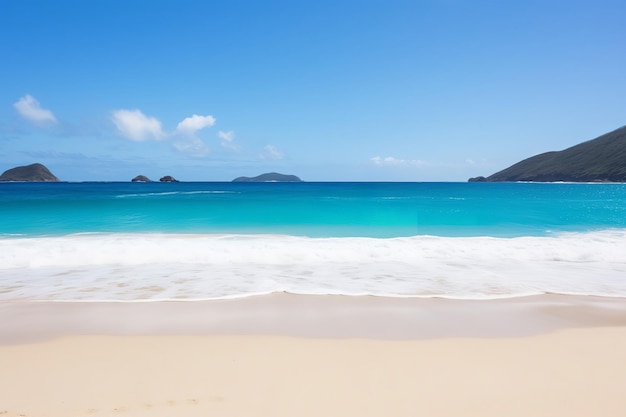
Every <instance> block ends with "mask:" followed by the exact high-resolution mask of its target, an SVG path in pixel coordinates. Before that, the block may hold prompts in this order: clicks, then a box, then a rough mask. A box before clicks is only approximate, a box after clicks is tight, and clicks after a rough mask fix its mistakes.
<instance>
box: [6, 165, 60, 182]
mask: <svg viewBox="0 0 626 417" xmlns="http://www.w3.org/2000/svg"><path fill="white" fill-rule="evenodd" d="M0 181H29V182H59V181H60V180H59V179H58V178H57V177H56V176H55V175H54V174H53V173H52V172H50V170H49V169H48V168H46V167H45V166H44V165H42V164H39V163H35V164H31V165H26V166H21V167H15V168H11V169H8V170H6V171H4V173H3V174H2V175H0Z"/></svg>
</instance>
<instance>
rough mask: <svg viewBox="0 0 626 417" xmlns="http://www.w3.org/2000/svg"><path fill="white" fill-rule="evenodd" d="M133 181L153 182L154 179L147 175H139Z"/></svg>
mask: <svg viewBox="0 0 626 417" xmlns="http://www.w3.org/2000/svg"><path fill="white" fill-rule="evenodd" d="M131 182H152V180H151V179H150V178H148V177H146V176H145V175H137V176H136V177H135V178H133V179H132V180H131Z"/></svg>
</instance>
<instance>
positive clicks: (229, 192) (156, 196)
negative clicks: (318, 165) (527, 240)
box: [0, 182, 626, 238]
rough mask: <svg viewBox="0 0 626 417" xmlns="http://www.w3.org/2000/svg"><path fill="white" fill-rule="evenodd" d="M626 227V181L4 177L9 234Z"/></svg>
mask: <svg viewBox="0 0 626 417" xmlns="http://www.w3.org/2000/svg"><path fill="white" fill-rule="evenodd" d="M625 227H626V184H530V183H252V184H250V183H248V184H242V183H208V182H207V183H103V182H101V183H0V235H2V236H14V235H24V236H50V235H65V234H72V233H82V232H117V233H119V232H133V233H145V232H148V233H151V232H160V233H201V234H214V233H238V234H242V233H243V234H249V233H263V234H286V235H296V236H309V237H348V236H353V237H386V238H388V237H398V236H415V235H435V236H448V237H451V236H501V237H502V236H504V237H513V236H544V235H547V234H550V233H555V232H557V233H558V232H564V231H593V230H602V229H610V228H625Z"/></svg>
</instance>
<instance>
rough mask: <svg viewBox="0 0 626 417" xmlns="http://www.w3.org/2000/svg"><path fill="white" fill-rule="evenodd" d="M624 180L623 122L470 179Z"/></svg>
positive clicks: (625, 134)
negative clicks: (490, 173) (595, 135)
mask: <svg viewBox="0 0 626 417" xmlns="http://www.w3.org/2000/svg"><path fill="white" fill-rule="evenodd" d="M517 181H529V182H531V181H532V182H626V126H624V127H621V128H619V129H616V130H614V131H612V132H609V133H606V134H604V135H602V136H599V137H597V138H595V139H593V140H589V141H587V142H583V143H580V144H578V145H575V146H572V147H571V148H567V149H565V150H562V151H556V152H546V153H542V154H539V155H535V156H533V157H530V158H528V159H524V160H523V161H520V162H518V163H516V164H514V165H512V166H510V167H508V168H506V169H504V170H502V171H499V172H496V173H495V174H493V175H490V176H488V177H475V178H470V179H469V182H517Z"/></svg>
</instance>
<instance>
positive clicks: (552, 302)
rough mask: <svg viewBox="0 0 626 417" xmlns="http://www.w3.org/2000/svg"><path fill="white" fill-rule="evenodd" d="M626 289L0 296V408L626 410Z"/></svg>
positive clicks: (200, 412) (342, 412)
mask: <svg viewBox="0 0 626 417" xmlns="http://www.w3.org/2000/svg"><path fill="white" fill-rule="evenodd" d="M625 387H626V300H621V299H599V298H593V297H567V296H543V297H529V298H523V299H512V300H494V301H480V302H467V301H455V300H415V299H414V300H406V299H380V298H371V297H363V298H348V297H305V296H289V295H277V296H269V297H258V298H254V299H246V300H226V301H222V302H193V303H139V304H138V303H134V304H126V303H108V304H107V303H104V304H99V303H88V304H83V303H28V302H5V303H0V416H6V417H14V416H20V415H22V416H29V417H48V416H49V417H72V416H117V415H121V416H213V415H215V416H325V417H332V416H481V417H485V416H498V417H501V416H525V417H526V416H534V417H535V416H550V417H553V416H620V417H621V416H624V415H626V388H625Z"/></svg>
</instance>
